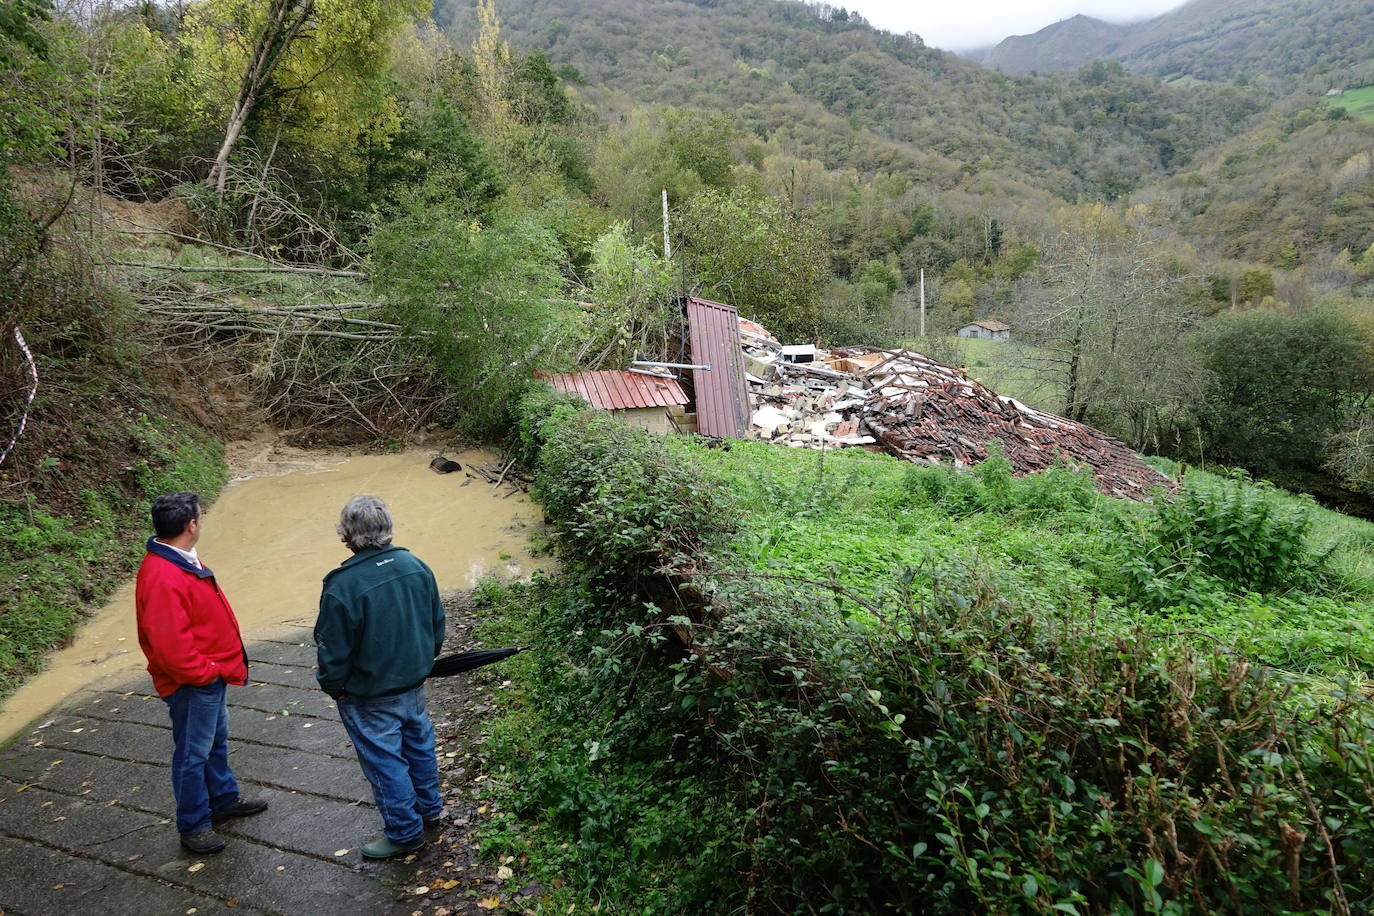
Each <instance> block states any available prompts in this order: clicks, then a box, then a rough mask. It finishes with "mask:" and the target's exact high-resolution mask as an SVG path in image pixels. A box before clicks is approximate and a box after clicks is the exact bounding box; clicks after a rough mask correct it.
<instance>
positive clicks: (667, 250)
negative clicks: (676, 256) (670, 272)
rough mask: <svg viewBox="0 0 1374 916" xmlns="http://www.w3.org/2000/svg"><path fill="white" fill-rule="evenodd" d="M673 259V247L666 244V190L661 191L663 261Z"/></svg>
mask: <svg viewBox="0 0 1374 916" xmlns="http://www.w3.org/2000/svg"><path fill="white" fill-rule="evenodd" d="M672 259H673V246H672V245H671V244H670V243H669V242H668V189H667V188H664V189H663V260H665V261H671V260H672Z"/></svg>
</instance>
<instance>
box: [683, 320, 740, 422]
mask: <svg viewBox="0 0 1374 916" xmlns="http://www.w3.org/2000/svg"><path fill="white" fill-rule="evenodd" d="M687 325H688V328H689V331H690V337H691V344H692V362H693V363H695V364H697V365H707V364H709V365H710V366H711V368H710V369H709V370H707V369H693V370H692V384H693V386H694V387H695V389H696V396H697V429H699V430H700V431H701V433H702V435H705V436H720V437H722V438H728V439H738V438H740V437H741V436H742V435H743V434H744V431H745V429H746V428H747V427H748V423H749V390H748V388H747V386H746V385H745V381H744V360H743V357H742V356H741V354H740V343H739V312H738V311H737V310H736V309H735V307H734V306H731V305H725V304H723V303H720V302H709V301H707V300H705V299H688V300H687Z"/></svg>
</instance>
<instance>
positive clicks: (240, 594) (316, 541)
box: [0, 450, 546, 744]
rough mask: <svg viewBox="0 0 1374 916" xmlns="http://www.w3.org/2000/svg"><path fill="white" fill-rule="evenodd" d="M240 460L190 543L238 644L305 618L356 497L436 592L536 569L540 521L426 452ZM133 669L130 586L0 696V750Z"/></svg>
mask: <svg viewBox="0 0 1374 916" xmlns="http://www.w3.org/2000/svg"><path fill="white" fill-rule="evenodd" d="M250 457H251V458H252V459H253V460H251V461H248V462H246V463H238V462H235V461H234V460H233V452H232V450H231V471H232V473H234V474H235V475H237V476H236V479H235V480H234V482H232V483H231V484H230V485H229V486H228V487H226V488H225V490H224V492H223V493H221V494H220V497H219V499H218V500H216V501H215V503H214V505H213V506H212V507H211V508H210V510H209V512H208V514H207V515H206V518H205V525H204V530H203V532H202V534H201V538H200V543H199V544H198V545H197V546H196V551H197V553H198V554H199V555H200V557H201V559H202V560H203V561H204V562H205V564H206V565H207V566H209V567H210V568H211V569H213V570H214V571H215V576H216V578H217V579H218V580H219V582H220V584H221V586H222V587H223V588H224V591H225V594H227V595H228V596H229V602H230V604H232V605H233V607H234V613H235V614H236V615H237V616H238V619H239V626H240V627H241V628H242V630H243V635H244V641H245V642H248V643H251V642H252V641H253V640H254V639H261V638H265V637H269V636H272V635H273V634H274V633H281V632H283V631H285V630H288V629H293V628H298V627H301V626H310V625H312V624H313V623H314V620H315V611H316V607H317V603H318V601H319V595H320V580H321V579H322V578H323V577H324V574H325V573H327V572H328V571H329V570H331V569H333V568H334V567H335V566H338V565H339V564H340V563H342V562H343V561H344V560H346V559H348V557H349V556H350V555H351V554H350V553H349V551H348V548H347V547H345V546H344V545H343V544H341V543H340V542H339V537H338V535H337V534H335V532H334V525H335V523H336V522H337V521H338V518H339V510H340V509H341V508H343V504H344V503H345V502H347V501H348V499H349V498H350V497H352V496H355V495H357V494H359V493H370V494H372V495H374V496H379V497H381V498H382V499H383V500H385V501H386V504H387V506H388V507H389V508H390V509H391V514H392V516H393V518H394V519H395V540H394V543H396V544H398V545H400V546H402V547H407V548H409V549H410V550H411V551H413V552H414V553H415V555H416V556H418V557H419V558H420V559H422V560H424V561H425V563H427V564H428V565H429V567H430V568H431V569H433V570H434V574H435V577H436V578H437V579H438V580H439V588H440V590H442V591H449V590H452V589H459V588H470V587H471V586H472V585H473V584H475V583H476V582H477V580H478V579H480V578H482V577H483V576H484V575H498V576H503V577H508V578H516V577H524V576H527V575H529V574H530V573H531V572H532V571H533V570H535V569H537V568H540V567H542V566H544V565H545V563H546V561H544V560H542V559H536V558H531V557H530V555H529V552H528V549H527V546H528V538H527V533H528V532H529V531H530V530H532V529H533V528H535V527H536V526H538V524H539V519H540V517H541V513H540V510H539V508H538V507H537V506H536V505H534V504H533V503H531V502H530V499H529V497H528V496H526V495H525V494H523V493H517V494H515V495H514V496H510V497H508V498H502V495H501V494H502V493H505V492H507V491H508V488H506V487H502V488H501V490H500V491H499V492H497V493H493V492H492V488H491V485H490V484H487V483H485V482H484V481H482V480H481V479H477V480H472V481H471V482H470V483H468V485H467V486H463V483H464V482H465V481H468V480H469V478H468V477H467V476H466V475H465V474H464V473H463V472H461V471H459V472H456V473H453V474H436V473H434V472H433V471H431V470H430V469H429V461H430V458H432V457H433V452H430V451H423V452H422V451H410V452H404V453H400V454H394V455H357V456H353V457H345V456H343V455H341V454H340V455H333V454H328V453H323V454H322V453H315V454H314V456H313V457H311V456H309V455H308V453H304V452H301V451H299V450H293V451H291V452H290V453H289V454H288V455H287V456H286V459H287V460H284V461H273V460H270V458H269V456H268V455H267V452H266V451H262V450H253V453H252V455H251V456H250ZM446 457H449V458H452V459H454V460H456V461H458V462H460V463H462V464H464V465H466V464H467V463H468V462H469V461H476V462H479V463H483V464H486V465H491V464H493V463H495V462H496V461H497V458H496V456H495V455H494V454H492V453H488V452H480V451H472V452H464V453H456V454H454V453H448V454H447V455H446ZM250 660H251V653H250ZM145 664H146V663H145V660H144V658H143V653H142V652H141V651H140V650H139V647H138V635H137V631H136V629H135V625H134V586H133V582H132V581H130V582H129V583H127V584H126V585H125V586H124V587H123V588H121V589H120V590H119V591H118V592H116V593H115V594H114V596H113V597H112V598H111V600H110V602H109V603H108V604H107V605H106V606H105V607H104V608H103V609H102V610H101V611H100V612H99V613H98V614H96V615H95V617H94V618H92V619H91V620H90V621H88V622H87V623H86V624H85V625H84V626H83V627H82V628H81V630H80V631H79V632H78V633H77V637H76V641H75V642H74V643H73V645H72V646H70V647H69V648H66V649H63V650H60V651H58V652H56V653H54V654H53V655H52V656H51V657H50V659H49V663H48V667H47V669H46V670H45V671H44V672H43V673H42V674H40V675H38V676H37V677H35V678H33V679H32V680H31V681H29V683H28V684H27V685H25V686H24V687H23V688H21V689H20V690H18V691H17V692H16V693H14V694H13V695H12V696H11V697H10V698H9V700H8V701H6V703H5V705H4V707H3V709H0V744H3V743H4V742H5V741H7V740H9V739H10V738H11V737H13V736H14V735H15V734H16V733H18V732H19V731H20V730H21V729H23V728H24V726H26V725H27V724H29V723H31V722H33V721H35V720H36V719H38V717H40V716H42V715H43V714H44V713H46V712H47V711H48V710H50V709H52V708H53V707H55V706H56V705H57V704H59V703H60V702H61V701H62V700H63V699H65V698H66V697H67V696H69V695H71V694H72V693H75V692H76V691H78V690H80V689H82V688H83V687H87V686H92V685H96V684H98V683H100V682H102V681H105V680H109V679H113V678H115V677H119V678H120V679H121V680H123V681H128V680H131V679H135V678H134V677H133V676H134V675H135V673H137V672H143V678H144V679H145V680H147V674H146V671H144V666H145ZM148 690H149V692H151V691H152V684H151V681H149V682H148Z"/></svg>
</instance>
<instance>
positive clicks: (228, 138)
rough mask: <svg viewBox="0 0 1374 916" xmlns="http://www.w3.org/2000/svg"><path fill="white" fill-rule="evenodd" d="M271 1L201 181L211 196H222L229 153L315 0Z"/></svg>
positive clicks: (311, 13)
mask: <svg viewBox="0 0 1374 916" xmlns="http://www.w3.org/2000/svg"><path fill="white" fill-rule="evenodd" d="M271 2H272V6H271V9H270V10H269V11H268V14H267V22H266V23H265V24H264V25H263V28H262V34H261V35H259V36H258V40H257V42H256V43H255V44H254V46H253V56H252V58H251V59H250V60H249V62H248V69H247V71H246V72H245V73H244V74H243V82H242V83H240V84H239V94H238V98H237V99H235V100H234V108H233V111H232V112H230V114H229V124H228V126H227V127H226V128H225V131H224V142H223V143H222V144H220V148H219V153H217V154H216V155H215V162H214V165H212V166H211V167H210V174H209V175H208V176H206V179H205V180H206V181H207V182H208V183H209V184H212V185H214V186H215V193H216V194H218V195H220V196H223V195H224V183H225V180H226V168H225V167H226V166H227V165H228V164H229V154H230V153H232V152H233V150H234V145H235V144H237V143H238V141H239V137H240V136H241V135H242V134H243V128H244V126H245V125H246V124H247V123H248V116H249V115H251V114H252V113H253V109H254V107H255V106H256V105H257V104H258V102H260V101H261V100H262V97H263V95H264V93H265V92H266V91H267V87H268V86H270V85H271V82H272V74H273V73H275V72H276V69H277V65H278V64H280V63H281V60H282V58H283V57H285V56H286V52H287V51H288V50H290V48H291V43H292V42H294V41H295V40H296V39H297V38H298V37H299V36H300V34H301V31H302V30H303V29H304V28H305V26H306V25H307V24H308V23H309V21H310V17H311V16H312V15H314V12H315V0H271Z"/></svg>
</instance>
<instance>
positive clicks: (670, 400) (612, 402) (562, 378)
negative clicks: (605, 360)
mask: <svg viewBox="0 0 1374 916" xmlns="http://www.w3.org/2000/svg"><path fill="white" fill-rule="evenodd" d="M535 375H537V376H538V377H539V378H542V379H544V380H546V381H547V382H548V383H549V384H550V385H552V386H553V387H554V389H555V390H557V391H562V392H566V393H567V394H575V395H577V396H578V397H580V398H582V400H584V401H586V402H587V403H588V404H590V405H591V406H593V407H595V408H596V409H597V410H624V409H628V408H634V407H667V406H669V405H674V404H686V403H687V395H686V394H684V393H683V391H682V387H681V386H680V385H678V383H677V380H676V379H671V378H662V379H654V378H649V377H648V376H645V375H638V374H635V373H633V372H622V371H619V370H615V369H609V370H605V371H602V372H577V373H566V372H553V373H544V372H536V373H535Z"/></svg>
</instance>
